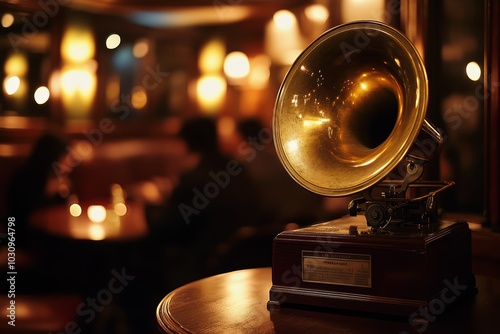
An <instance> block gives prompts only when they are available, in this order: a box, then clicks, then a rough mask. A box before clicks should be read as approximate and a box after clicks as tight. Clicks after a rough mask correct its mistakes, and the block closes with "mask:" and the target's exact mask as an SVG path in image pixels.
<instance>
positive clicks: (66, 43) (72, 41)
mask: <svg viewBox="0 0 500 334" xmlns="http://www.w3.org/2000/svg"><path fill="white" fill-rule="evenodd" d="M94 53H95V45H94V36H93V35H92V32H91V31H90V29H87V28H82V27H69V28H68V29H67V30H66V32H65V33H64V36H63V39H62V42H61V54H62V57H63V59H64V60H65V61H68V62H71V63H85V62H87V61H89V60H90V59H92V58H93V57H94Z"/></svg>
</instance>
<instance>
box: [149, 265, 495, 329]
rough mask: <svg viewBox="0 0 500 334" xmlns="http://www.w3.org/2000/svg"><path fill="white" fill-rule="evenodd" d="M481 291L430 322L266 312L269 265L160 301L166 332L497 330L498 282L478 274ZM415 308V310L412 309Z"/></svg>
mask: <svg viewBox="0 0 500 334" xmlns="http://www.w3.org/2000/svg"><path fill="white" fill-rule="evenodd" d="M476 279H477V286H478V289H479V292H478V293H477V295H475V296H471V297H467V298H465V299H462V300H460V302H459V303H457V304H455V305H446V308H447V309H445V310H444V312H441V311H440V310H438V311H440V312H438V311H436V313H434V314H428V319H429V321H428V322H425V321H410V319H412V318H411V315H410V314H409V315H408V318H394V317H390V316H382V315H374V314H360V313H356V312H344V311H340V310H319V309H315V310H314V309H301V308H284V307H283V308H281V309H280V310H273V311H268V310H267V306H266V304H267V301H268V299H269V289H270V288H271V268H258V269H247V270H241V271H234V272H230V273H226V274H221V275H217V276H212V277H208V278H204V279H201V280H199V281H195V282H192V283H189V284H187V285H184V286H182V287H180V288H178V289H176V290H174V291H172V292H170V293H169V294H168V295H167V296H165V298H163V300H162V301H161V302H160V303H159V305H158V308H157V314H156V317H157V321H158V324H159V327H160V329H161V331H162V332H165V333H177V334H180V333H217V334H219V333H287V334H289V333H292V334H293V333H336V334H337V333H384V334H385V333H395V334H406V333H478V334H488V333H492V334H493V333H498V332H499V329H500V324H499V323H498V320H499V319H500V280H498V279H494V278H490V277H483V276H479V277H476ZM415 311H416V312H418V311H419V310H415Z"/></svg>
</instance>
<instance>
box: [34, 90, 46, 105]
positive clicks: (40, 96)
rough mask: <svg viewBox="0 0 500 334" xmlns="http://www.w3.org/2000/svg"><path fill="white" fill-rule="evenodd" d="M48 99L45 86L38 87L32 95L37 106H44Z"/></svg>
mask: <svg viewBox="0 0 500 334" xmlns="http://www.w3.org/2000/svg"><path fill="white" fill-rule="evenodd" d="M49 97H50V92H49V89H48V88H47V87H45V86H40V87H38V88H37V89H36V91H35V94H34V98H35V102H36V103H37V104H44V103H45V102H47V101H48V100H49Z"/></svg>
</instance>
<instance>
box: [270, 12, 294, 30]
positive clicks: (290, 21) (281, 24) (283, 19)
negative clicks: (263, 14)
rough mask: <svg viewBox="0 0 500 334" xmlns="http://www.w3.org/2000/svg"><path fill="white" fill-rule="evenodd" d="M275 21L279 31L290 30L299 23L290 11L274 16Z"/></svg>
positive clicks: (277, 13)
mask: <svg viewBox="0 0 500 334" xmlns="http://www.w3.org/2000/svg"><path fill="white" fill-rule="evenodd" d="M273 21H274V23H275V24H276V26H277V27H278V28H279V29H283V30H286V29H290V28H291V27H292V26H293V25H294V24H295V23H296V21H297V19H296V18H295V15H293V13H292V12H290V11H289V10H286V9H283V10H279V11H277V12H276V13H274V15H273Z"/></svg>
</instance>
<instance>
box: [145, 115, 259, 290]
mask: <svg viewBox="0 0 500 334" xmlns="http://www.w3.org/2000/svg"><path fill="white" fill-rule="evenodd" d="M180 137H181V138H182V139H183V140H184V141H185V142H186V145H187V147H188V149H189V150H190V151H191V152H192V153H194V154H196V155H197V157H198V163H197V164H196V166H194V167H193V168H192V169H191V170H188V171H187V172H185V173H183V174H182V175H181V176H180V179H179V183H178V185H177V186H176V187H175V189H174V190H173V193H172V196H171V197H170V198H168V199H167V203H166V204H165V207H164V210H163V212H162V213H161V214H160V216H159V217H156V218H153V217H151V216H150V217H149V218H148V221H149V223H150V227H151V229H152V233H153V236H157V237H159V238H160V239H161V241H162V242H164V243H168V244H176V245H177V246H179V247H181V248H182V249H183V251H182V256H183V258H181V259H177V261H176V264H175V266H173V267H172V275H181V274H185V276H186V278H185V279H184V280H185V282H179V283H178V284H181V283H187V281H190V280H193V279H196V278H199V277H201V276H203V270H204V268H205V266H206V261H207V259H208V257H210V255H211V254H213V253H214V250H215V248H216V246H217V245H219V244H221V243H222V242H224V241H226V240H228V238H230V237H231V236H232V235H233V234H234V233H235V231H236V230H237V229H239V228H240V227H242V226H249V225H251V226H255V225H259V224H261V223H262V219H261V214H260V212H261V210H260V203H259V198H258V196H257V194H256V191H255V188H254V185H253V184H252V182H251V179H250V178H249V176H248V175H247V173H246V171H245V169H244V167H243V166H242V165H241V164H240V163H239V162H238V161H236V160H234V159H231V158H229V157H227V156H224V155H222V154H221V153H220V150H219V146H218V137H217V129H216V124H215V122H214V120H212V119H209V118H197V119H192V120H188V121H186V123H185V124H184V126H183V128H182V129H181V131H180ZM182 261H184V263H182ZM179 266H184V268H183V269H180V268H179ZM189 270H192V272H191V273H188V271H189ZM181 271H184V273H181Z"/></svg>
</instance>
